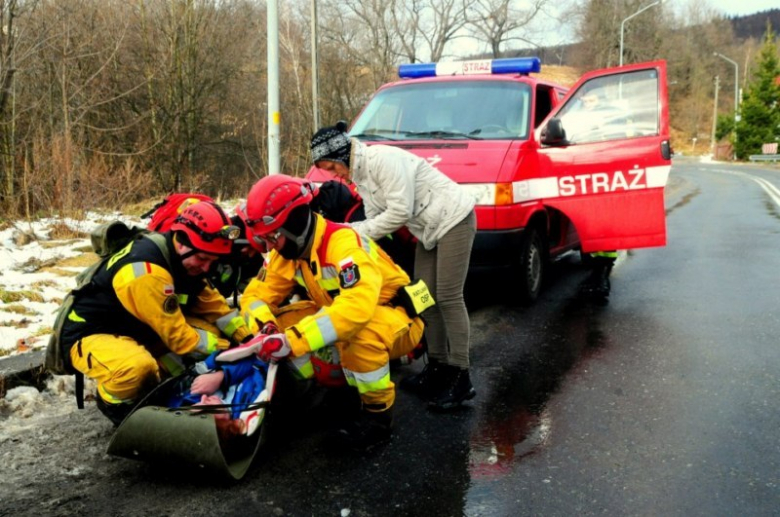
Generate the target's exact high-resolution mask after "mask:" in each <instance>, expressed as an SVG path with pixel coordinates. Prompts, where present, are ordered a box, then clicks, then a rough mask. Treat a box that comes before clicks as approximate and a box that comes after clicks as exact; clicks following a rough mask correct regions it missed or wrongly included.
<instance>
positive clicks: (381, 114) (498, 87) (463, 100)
mask: <svg viewBox="0 0 780 517" xmlns="http://www.w3.org/2000/svg"><path fill="white" fill-rule="evenodd" d="M530 99H531V89H530V87H529V86H528V85H526V84H523V83H517V82H510V81H450V82H432V83H421V84H402V85H398V86H394V87H392V88H387V89H385V90H382V91H380V92H379V93H377V94H376V96H374V98H373V99H371V102H369V104H368V106H366V108H365V109H364V110H363V112H362V113H361V114H360V116H359V117H358V119H357V120H356V121H355V123H354V124H353V125H352V128H351V130H350V135H352V136H354V137H357V138H360V139H363V140H420V139H436V140H442V139H453V140H462V139H478V140H514V139H526V138H528V131H529V113H530Z"/></svg>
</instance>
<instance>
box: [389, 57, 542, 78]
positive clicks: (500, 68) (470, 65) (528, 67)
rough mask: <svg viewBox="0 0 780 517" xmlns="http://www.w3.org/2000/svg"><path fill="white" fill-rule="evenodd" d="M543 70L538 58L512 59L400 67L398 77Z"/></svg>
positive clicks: (525, 72) (515, 72) (414, 64)
mask: <svg viewBox="0 0 780 517" xmlns="http://www.w3.org/2000/svg"><path fill="white" fill-rule="evenodd" d="M541 69H542V62H541V60H540V59H539V58H538V57H511V58H504V59H476V60H470V61H448V62H443V63H412V64H405V65H401V66H399V67H398V77H401V78H404V79H420V78H422V77H437V76H445V75H488V74H530V73H531V72H536V73H538V72H539V71H540V70H541Z"/></svg>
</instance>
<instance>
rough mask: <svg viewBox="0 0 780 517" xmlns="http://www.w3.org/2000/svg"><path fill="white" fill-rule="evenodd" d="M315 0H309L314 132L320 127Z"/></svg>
mask: <svg viewBox="0 0 780 517" xmlns="http://www.w3.org/2000/svg"><path fill="white" fill-rule="evenodd" d="M317 75H318V74H317V0H311V108H312V122H313V124H312V125H313V126H314V131H313V132H314V133H316V132H317V130H318V129H319V128H320V108H319V105H318V100H319V96H320V94H319V82H318V77H317Z"/></svg>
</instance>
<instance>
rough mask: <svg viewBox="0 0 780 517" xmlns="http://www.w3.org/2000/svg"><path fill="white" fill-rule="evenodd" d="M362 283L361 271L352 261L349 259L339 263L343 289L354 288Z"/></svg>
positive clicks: (340, 280) (340, 281) (340, 282)
mask: <svg viewBox="0 0 780 517" xmlns="http://www.w3.org/2000/svg"><path fill="white" fill-rule="evenodd" d="M359 281H360V269H359V268H358V265H357V264H355V263H354V262H353V260H352V257H347V258H345V259H344V260H342V261H341V262H339V285H340V286H341V288H342V289H349V288H350V287H354V286H355V284H357V283H358V282H359Z"/></svg>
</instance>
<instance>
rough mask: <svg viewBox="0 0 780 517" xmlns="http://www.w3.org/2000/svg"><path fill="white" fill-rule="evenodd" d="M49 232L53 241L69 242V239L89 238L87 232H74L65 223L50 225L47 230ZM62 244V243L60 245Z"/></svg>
mask: <svg viewBox="0 0 780 517" xmlns="http://www.w3.org/2000/svg"><path fill="white" fill-rule="evenodd" d="M47 230H49V238H50V239H52V240H58V241H61V240H67V239H73V240H77V239H85V238H87V237H89V234H88V233H87V232H80V231H78V230H74V229H73V228H71V227H70V226H68V225H67V224H65V223H54V224H51V225H49V227H48V228H47ZM60 244H61V243H60Z"/></svg>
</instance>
